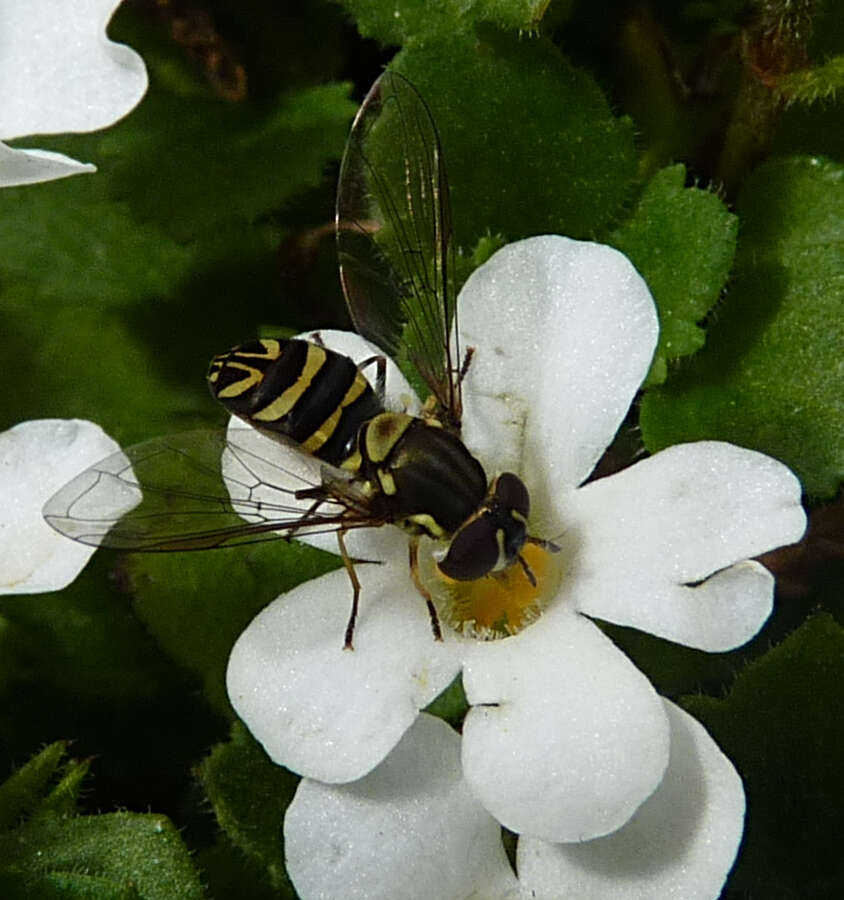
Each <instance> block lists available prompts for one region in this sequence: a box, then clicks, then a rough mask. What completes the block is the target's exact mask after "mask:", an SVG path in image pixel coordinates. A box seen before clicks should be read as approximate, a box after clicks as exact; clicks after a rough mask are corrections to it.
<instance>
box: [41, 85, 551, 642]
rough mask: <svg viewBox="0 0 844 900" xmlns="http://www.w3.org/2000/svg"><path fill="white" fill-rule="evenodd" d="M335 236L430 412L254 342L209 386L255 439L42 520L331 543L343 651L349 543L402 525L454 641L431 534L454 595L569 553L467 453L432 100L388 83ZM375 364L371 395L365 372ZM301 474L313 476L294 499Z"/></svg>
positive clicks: (78, 489)
mask: <svg viewBox="0 0 844 900" xmlns="http://www.w3.org/2000/svg"><path fill="white" fill-rule="evenodd" d="M336 237H337V246H338V255H339V263H340V275H341V281H342V284H343V290H344V293H345V295H346V300H347V303H348V306H349V310H350V312H351V316H352V319H353V321H354V324H355V327H356V328H357V330H358V332H359V333H360V334H361V335H362V336H363V337H365V338H367V339H369V340H370V341H372V342H373V343H374V344H376V345H378V347H380V348H381V349H382V350H383V351H384V352H385V353H388V354H390V355H392V356H394V357H395V356H397V355H399V354H403V355H404V356H405V358H406V359H407V360H408V361H409V362H410V363H411V364H412V365H413V366H414V367H415V369H416V370H417V372H418V374H419V375H420V376H421V378H422V379H423V380H424V382H425V383H426V384H427V386H428V388H429V390H430V391H431V397H430V398H429V400H428V401H427V402H426V404H425V406H424V408H423V409H422V411H421V414H420V415H419V416H412V415H409V414H408V413H407V412H398V411H393V410H389V409H387V408H385V403H384V371H385V362H386V360H385V358H384V357H383V356H378V355H376V356H373V357H372V358H371V359H368V360H365V361H363V362H362V363H361V364H359V365H357V364H355V362H353V361H352V359H350V358H349V357H348V356H345V355H343V354H342V353H338V352H336V351H333V350H330V349H328V348H327V347H325V346H323V344H322V342H321V340H320V339H319V337H318V335H315V336H314V340H303V339H290V340H282V339H261V340H253V341H250V342H248V343H245V344H242V345H240V346H238V347H235V348H234V349H233V350H230V351H229V352H227V353H224V354H222V355H220V356H217V357H215V358H214V359H213V360H212V362H211V366H210V370H209V373H208V385H209V388H210V390H211V393H212V394H213V396H214V397H215V398H216V399H217V400H218V401H220V402H221V403H222V404H223V406H225V407H226V408H227V409H228V410H229V411H230V412H231V413H232V414H233V415H234V416H236V417H238V418H239V419H241V420H243V421H244V422H246V423H247V424H248V425H251V426H253V427H252V428H251V429H248V428H241V429H236V430H232V429H230V430H229V432H228V434H227V435H223V434H221V433H219V432H215V431H200V432H194V433H189V434H185V435H176V436H173V437H165V438H159V439H154V440H151V441H147V442H145V443H142V444H138V445H136V446H134V447H130V448H128V449H126V450H123V451H121V452H119V453H116V454H114V455H113V456H110V457H108V458H107V459H105V460H103V461H102V462H100V463H98V464H97V465H95V466H93V467H91V468H90V469H87V470H86V471H85V472H83V473H82V474H81V475H79V476H77V477H76V478H75V479H73V481H71V482H70V483H69V484H67V485H66V486H65V487H64V488H62V489H61V490H60V491H59V492H58V493H57V494H56V495H55V496H54V497H53V498H52V499H51V500H49V501H48V502H47V504H46V505H45V507H44V517H45V519H46V520H47V522H49V524H50V525H52V526H53V528H55V529H56V530H58V531H59V532H61V533H62V534H64V535H66V536H68V537H70V538H73V539H74V540H77V541H80V542H82V543H86V544H92V545H95V546H103V547H112V548H117V549H121V550H144V551H175V550H200V549H210V548H216V547H228V546H232V545H236V544H243V543H250V542H254V541H262V540H268V539H275V538H279V537H281V538H285V539H291V538H297V537H304V536H309V535H314V534H319V533H324V532H327V531H330V532H333V533H335V534H336V538H337V541H338V545H339V550H340V554H341V556H342V558H343V561H344V563H345V566H346V569H347V571H348V574H349V578H350V581H351V583H352V593H353V597H352V608H351V612H350V615H349V620H348V624H347V627H346V632H345V644H344V646H345V648H347V649H351V647H352V640H353V636H354V628H355V619H356V616H357V609H358V597H359V593H360V585H359V582H358V579H357V576H356V574H355V561H354V560H353V559H352V558H351V556H350V555H349V553H348V552H347V549H346V545H345V543H344V538H345V536H346V534H347V533H348V532H349V531H351V530H352V529H356V528H362V527H372V526H381V525H388V524H389V525H394V526H398V527H399V528H401V529H403V530H404V531H405V532H407V533H408V534H409V535H410V541H409V546H410V551H409V555H410V569H411V575H412V577H413V580H414V583H415V584H416V586H417V588H418V590H419V592H420V593H421V594H422V596H423V597H424V599H425V601H426V603H427V606H428V611H429V614H430V617H431V626H432V630H433V633H434V636H435V638H437V639H441V631H440V625H439V620H438V617H437V612H436V609H435V607H434V603H433V601H432V598H431V595H430V593H429V592H428V590H427V589H426V588H425V586H424V585H423V583H422V581H421V579H420V577H419V574H418V562H417V553H418V549H417V548H418V542H419V540H420V538H421V536H423V535H427V536H428V537H431V538H433V539H435V540H437V541H440V542H447V548H446V550H445V552H444V553H443V555H442V557H441V559H439V561H438V563H437V565H438V566H439V569H440V571H441V572H442V573H443V574H444V575H445V576H447V577H448V578H450V579H453V580H455V581H474V580H476V579H479V578H483V577H485V576H487V575H490V574H491V573H495V572H497V571H500V570H504V569H507V568H509V567H510V566H512V565H514V564H520V565H521V567H522V568H523V570H524V574H525V577H527V578H528V580H530V581H531V583H535V581H534V578H533V573H532V572H531V569H530V567H529V566H528V564H527V562H526V561H525V559H524V557H523V556H522V553H521V551H522V548H523V546H524V545H525V543H527V542H532V543H536V544H540V545H541V546H544V547H546V548H550V549H556V548H554V546H553V545H552V544H550V543H549V542H545V541H542V540H540V539H538V538H534V537H532V536H530V535H528V533H527V518H528V515H529V512H530V499H529V496H528V491H527V489H526V487H525V485H524V484H523V482H522V481H521V480H520V479H519V478H518V477H517V476H516V475H514V474H512V473H503V474H498V475H495V476H494V477H493V478H492V479H491V480H490V479H488V478H487V475H486V473H485V472H484V469H483V467H482V466H481V464H480V462H478V460H477V459H475V457H474V456H472V454H471V453H470V452H469V450H468V449H467V448H466V447H465V446H464V444H463V443H462V441H461V440H460V420H461V411H462V402H461V384H462V381H463V377H464V375H465V373H466V371H467V368H468V366H469V365H470V361H471V354H472V351H471V350H467V351H466V352H465V353H464V354H462V355H461V352H460V348H459V344H458V341H457V338H456V335H457V328H456V324H457V323H456V317H457V313H456V309H455V304H454V289H453V279H454V275H453V272H454V265H453V263H454V248H453V245H452V229H451V210H450V201H449V189H448V181H447V177H446V170H445V163H444V160H443V154H442V148H441V145H440V139H439V135H438V133H437V129H436V126H435V124H434V121H433V118H432V116H431V113H430V111H429V109H428V107H427V105H426V103H425V101H424V100H423V99H422V97H421V96H420V94H419V93H418V92H417V90H416V89H415V88H414V87H413V86H412V85H411V84H410V82H408V81H407V80H406V79H405V78H403V77H402V76H400V75H397V74H395V73H391V72H385V73H384V74H383V75H382V76H381V77H380V78H379V79H378V81H376V83H375V84H374V86H373V87H372V89H371V90H370V92H369V94H368V95H367V97H366V99H365V101H364V103H363V105H362V106H361V109H360V111H359V112H358V114H357V116H356V118H355V121H354V123H353V125H352V130H351V133H350V136H349V140H348V143H347V146H346V150H345V154H344V158H343V162H342V165H341V169H340V179H339V186H338V192H337V216H336ZM371 365H372V366H375V368H376V379H375V387H373V386H372V384H371V383H370V381H369V380H368V379H367V377H366V376H365V375H364V370H366V369H367V368H368V367H369V366H371ZM260 435H266V436H269V437H270V438H272V439H273V440H274V441H277V442H281V443H283V444H287V445H291V444H292V445H293V446H294V447H295V448H296V449H297V450H298V451H299V455H300V456H301V457H302V462H303V464H305V463H307V462H308V461H310V462H312V463H316V464H317V465H318V468H317V469H316V471H314V469H313V466H311V470H310V474H297V473H292V472H291V471H290V470H289V469H288V468H286V467H284V468H283V467H281V466H277V465H276V464H275V463H273V461H272V460H271V459H270V458H269V456H268V454H267V453H266V447H265V446H264V448H263V449H260V448H258V446H257V445H256V444H255V442H254V440H253V438H254V437H256V436H257V437H259V438H260ZM264 444H266V442H264ZM221 470H222V480H223V483H224V484H225V493H224V492H223V491H222V490H221V489H220V474H221ZM291 476H292V477H294V478H299V479H300V480H299V482H298V483H296V482H294V483H293V486H292V487H291V486H290V479H291ZM279 496H281V498H282V500H281V502H279V500H278V497H279ZM268 498H270V499H268ZM285 498H286V500H285ZM303 504H304V505H303Z"/></svg>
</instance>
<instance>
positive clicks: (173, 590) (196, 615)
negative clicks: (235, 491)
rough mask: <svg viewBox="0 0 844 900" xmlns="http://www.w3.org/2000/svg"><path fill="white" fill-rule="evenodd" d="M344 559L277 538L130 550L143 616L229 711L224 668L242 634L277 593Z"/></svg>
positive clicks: (129, 572)
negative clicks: (200, 548)
mask: <svg viewBox="0 0 844 900" xmlns="http://www.w3.org/2000/svg"><path fill="white" fill-rule="evenodd" d="M338 565H340V561H339V558H338V557H336V556H334V555H333V554H330V553H324V552H321V551H319V550H314V549H313V548H312V547H308V546H306V545H304V544H299V543H296V542H293V543H290V544H288V543H285V542H283V541H271V542H268V543H259V544H250V545H248V546H244V547H232V548H229V549H225V550H213V551H207V552H204V553H154V554H144V553H137V554H132V555H131V556H129V557H128V560H127V564H126V577H127V587H128V588H129V590H130V591H131V592H132V593H133V595H134V597H135V609H136V611H137V613H138V615H139V617H140V618H141V620H142V621H143V622H144V623H145V624H146V626H147V627H148V628H149V629H150V631H151V632H152V633H153V634H154V635H155V637H156V639H157V640H158V642H159V644H160V645H161V646H162V648H163V649H164V650H165V651H166V652H167V653H168V654H170V656H172V658H173V659H175V660H177V661H178V662H179V663H180V664H181V665H183V666H185V667H186V668H188V669H190V670H191V671H194V672H196V673H197V674H198V675H199V676H200V677H201V678H202V680H203V684H204V688H205V695H206V698H207V699H208V700H209V702H210V703H211V704H212V705H213V706H214V707H215V708H216V709H217V710H218V711H220V712H223V713H224V714H226V715H230V714H231V708H230V706H229V702H228V698H227V695H226V688H225V672H226V664H227V662H228V658H229V654H230V653H231V649H232V646H233V645H234V642H235V641H236V640H237V638H238V636H239V635H240V633H241V632H242V631H243V630H244V628H246V626H247V625H248V624H249V622H250V621H251V620H252V618H253V617H254V616H255V615H256V614H257V613H258V612H259V611H260V610H261V609H263V607H265V606H266V605H267V604H268V603H269V602H270V601H271V600H274V599H275V598H276V597H277V596H278V595H279V594H282V593H284V592H285V591H288V590H290V589H291V588H293V587H295V586H296V585H297V584H300V583H301V582H303V581H307V580H308V579H310V578H315V577H317V576H318V575H322V574H323V573H325V572H327V571H329V570H331V569H334V568H337V567H338ZM350 597H351V593H350ZM188 623H189V627H186V626H188Z"/></svg>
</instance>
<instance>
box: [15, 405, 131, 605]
mask: <svg viewBox="0 0 844 900" xmlns="http://www.w3.org/2000/svg"><path fill="white" fill-rule="evenodd" d="M119 449H120V448H119V446H118V445H117V443H116V442H115V441H113V440H112V439H111V438H110V437H109V436H108V435H107V434H106V433H105V432H104V431H103V430H102V428H100V426H99V425H95V424H94V423H93V422H86V421H84V420H81V419H36V420H33V421H31V422H21V423H20V424H19V425H15V427H14V428H10V429H9V430H8V431H4V432H2V433H0V497H2V498H3V506H2V510H0V594H39V593H42V592H44V591H58V590H61V589H62V588H63V587H66V586H67V585H68V584H70V583H71V582H72V581H73V580H74V579H75V578H76V576H77V575H78V574H79V573H80V572H81V571H82V569H83V568H85V564H86V563H87V562H88V560H89V559H90V558H91V554H92V553H93V552H94V549H95V548H94V547H87V546H85V545H83V544H77V543H76V542H75V541H69V540H68V539H67V538H65V537H63V536H62V535H60V534H58V533H57V532H56V531H54V530H53V529H52V528H51V527H50V526H49V525H48V524H47V523H46V522H45V521H44V517H43V516H42V514H41V508H42V507H43V506H44V503H45V502H46V501H47V500H48V499H49V498H50V497H51V496H52V495H53V494H55V492H56V491H57V490H58V489H59V488H60V487H62V486H64V484H66V483H67V482H68V481H70V479H71V478H73V477H74V476H75V475H78V474H79V472H81V471H82V470H83V469H86V468H87V467H88V466H90V465H92V464H93V463H95V462H98V461H99V460H101V459H102V458H103V457H105V456H108V455H109V454H111V453H114V452H115V451H117V450H119Z"/></svg>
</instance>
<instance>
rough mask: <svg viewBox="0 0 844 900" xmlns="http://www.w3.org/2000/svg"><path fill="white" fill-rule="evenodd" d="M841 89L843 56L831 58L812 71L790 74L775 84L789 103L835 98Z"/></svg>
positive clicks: (813, 101) (843, 84) (843, 66)
mask: <svg viewBox="0 0 844 900" xmlns="http://www.w3.org/2000/svg"><path fill="white" fill-rule="evenodd" d="M842 88H844V56H833V57H832V59H828V60H826V62H824V63H822V64H821V65H819V66H817V67H816V68H813V69H800V70H798V71H797V72H791V73H789V74H788V75H784V76H783V77H782V78H781V79H780V80H779V81H778V82H777V90H778V91H779V92H780V93H781V94H782V95H783V97H785V99H786V100H787V101H788V102H789V103H816V102H817V101H818V100H823V99H826V98H828V97H835V95H836V93H837V92H838V91H840V90H841V89H842Z"/></svg>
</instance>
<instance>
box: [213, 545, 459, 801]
mask: <svg viewBox="0 0 844 900" xmlns="http://www.w3.org/2000/svg"><path fill="white" fill-rule="evenodd" d="M356 571H357V575H358V578H359V579H360V583H361V593H360V611H359V613H358V620H357V626H356V628H355V635H354V648H355V649H354V650H344V649H343V638H344V632H345V629H346V622H347V619H348V617H349V610H350V608H351V600H352V588H351V585H350V583H349V578H348V576H347V574H346V572H345V570H342V569H341V570H338V571H336V572H331V573H329V574H328V575H324V576H322V577H321V578H317V579H314V580H312V581H308V582H305V583H304V584H302V585H300V586H299V587H297V588H295V589H294V590H292V591H290V592H289V593H287V594H283V595H282V596H281V597H279V598H278V599H277V600H276V601H274V602H273V603H271V604H270V605H269V606H268V607H267V608H266V609H265V610H263V611H262V612H261V613H259V615H258V616H256V618H255V619H254V620H253V621H252V622H251V623H250V625H249V627H248V628H247V629H246V631H244V632H243V634H242V635H241V636H240V637H239V638H238V640H237V643H236V644H235V646H234V649H233V650H232V654H231V657H230V659H229V666H228V673H227V686H228V693H229V699H230V700H231V702H232V705H233V706H234V708H235V710H236V711H237V713H238V715H239V716H240V717H241V719H243V721H244V722H245V723H246V725H247V726H248V728H249V730H250V731H251V732H252V734H253V735H255V737H256V738H257V739H258V740H259V741H260V742H261V743H262V744H263V745H264V748H265V749H266V751H267V753H268V754H269V755H270V757H271V758H272V759H273V760H274V761H275V762H277V763H279V764H281V765H284V766H286V767H287V768H288V769H291V770H292V771H294V772H298V773H299V774H302V775H306V776H308V777H310V778H317V779H319V780H320V781H327V782H332V783H335V782H345V781H353V780H354V779H356V778H360V777H362V776H363V775H365V774H366V773H367V772H369V771H371V770H372V769H373V768H374V767H375V766H377V765H378V763H379V762H381V760H382V759H383V758H384V757H385V756H386V755H387V754H388V753H389V752H390V750H392V748H393V747H394V746H395V745H396V743H397V742H398V741H399V739H400V738H401V736H402V735H403V734H404V732H405V731H406V730H407V729H408V728H409V727H410V725H411V724H413V722H414V720H415V719H416V716H417V714H418V711H419V710H420V709H421V708H422V707H424V706H427V704H428V703H430V702H431V701H432V700H433V699H434V698H435V697H436V696H437V695H438V694H439V693H440V692H441V691H442V690H443V689H444V688H445V687H446V686H447V685H448V684H449V683H450V682H451V680H452V679H453V678H454V677H455V675H456V674H457V672H458V671H459V670H460V658H459V650H460V644H459V641H458V640H457V639H456V638H453V637H451V636H449V635H446V636H445V640H444V641H443V642H438V641H435V640H434V638H433V635H432V634H431V624H430V620H429V617H428V611H427V607H426V606H425V602H424V600H423V599H422V597H420V595H419V594H418V593H417V592H416V590H415V589H414V587H413V585H412V583H411V580H410V576H409V573H408V569H407V565H406V563H405V562H404V558H403V557H402V558H401V560H400V562H399V563H388V564H385V565H358V566H357V567H356Z"/></svg>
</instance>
